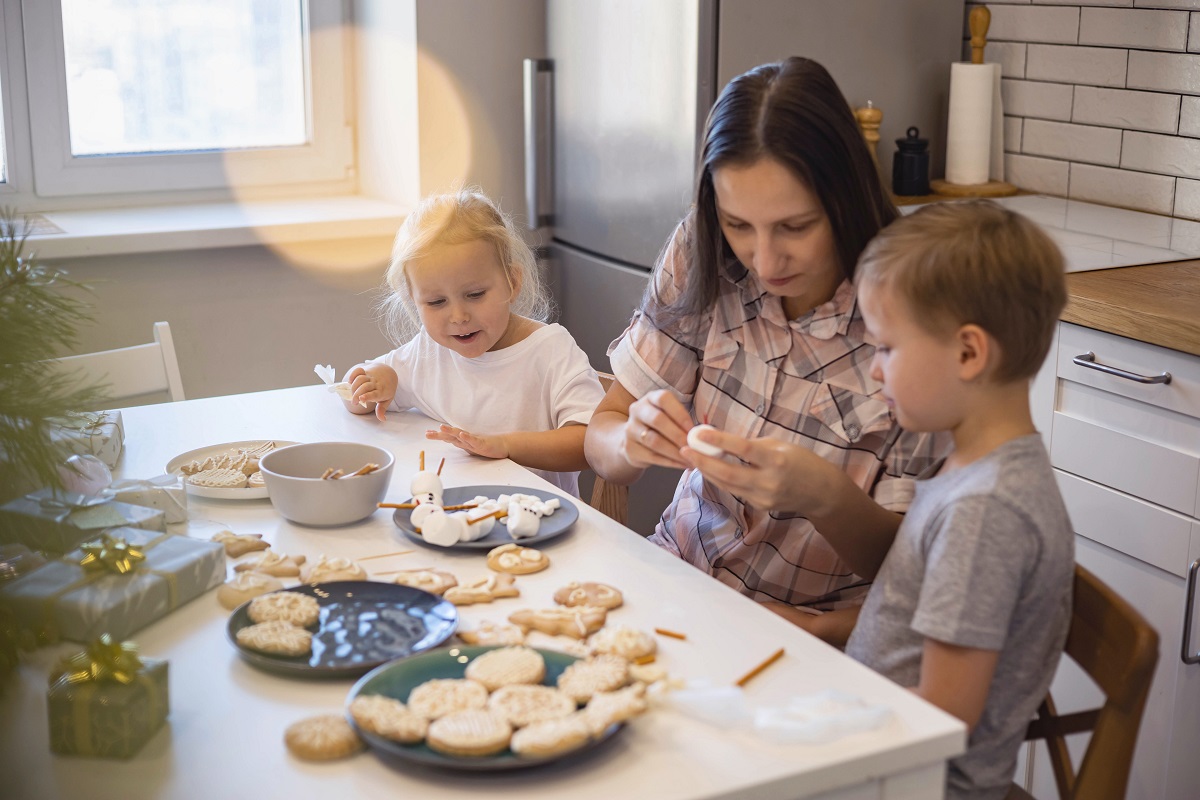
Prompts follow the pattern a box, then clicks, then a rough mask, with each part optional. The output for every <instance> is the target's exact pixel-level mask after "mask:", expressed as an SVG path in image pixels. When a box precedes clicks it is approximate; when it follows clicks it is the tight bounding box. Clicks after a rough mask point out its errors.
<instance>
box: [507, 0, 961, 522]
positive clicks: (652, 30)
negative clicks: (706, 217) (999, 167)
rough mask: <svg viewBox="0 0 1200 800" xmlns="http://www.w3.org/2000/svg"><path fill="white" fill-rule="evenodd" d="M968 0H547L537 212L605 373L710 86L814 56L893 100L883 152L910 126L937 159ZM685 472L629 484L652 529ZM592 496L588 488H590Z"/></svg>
mask: <svg viewBox="0 0 1200 800" xmlns="http://www.w3.org/2000/svg"><path fill="white" fill-rule="evenodd" d="M963 12H964V4H963V2H962V0H888V2H879V0H837V2H830V0H547V3H546V39H547V53H548V55H549V57H548V58H547V59H538V60H529V61H526V63H525V84H526V86H525V102H526V108H525V116H526V195H527V205H528V209H527V213H528V218H529V219H530V220H531V222H532V223H533V224H537V225H539V226H541V227H545V228H547V229H548V231H549V232H550V233H551V238H550V245H549V259H548V263H549V270H550V278H551V282H552V283H553V285H554V291H555V299H556V301H557V303H558V306H559V309H560V318H559V321H560V322H561V323H562V324H563V325H564V326H566V327H567V329H568V330H570V331H571V333H572V334H573V335H574V336H575V339H576V340H577V341H578V342H579V344H580V346H581V347H583V349H584V351H585V352H586V353H587V354H588V356H589V358H590V359H591V361H592V365H593V366H594V367H595V368H596V369H598V370H601V371H608V369H609V362H608V357H607V355H606V350H607V348H608V344H609V343H610V342H611V341H612V340H613V339H614V338H616V337H617V336H618V335H620V333H621V331H622V330H624V328H625V326H626V325H627V324H628V322H629V318H630V315H631V314H632V312H633V309H634V308H635V307H636V306H637V304H638V303H639V302H640V300H641V297H642V293H643V292H644V291H645V288H646V284H647V280H648V277H649V274H650V269H651V268H652V267H653V265H654V261H655V259H656V257H657V256H658V253H659V251H660V250H661V248H662V246H663V244H664V243H665V242H666V240H667V238H668V237H669V236H670V233H671V231H672V230H673V229H674V227H675V225H676V224H677V223H678V222H679V220H680V219H681V218H682V217H683V216H684V214H685V213H686V212H687V209H688V206H689V204H690V202H691V195H692V186H693V180H694V175H695V167H696V158H697V155H698V147H699V145H698V143H699V140H700V138H701V135H702V134H703V129H704V120H705V118H706V116H707V114H708V109H709V108H710V107H711V105H712V102H713V100H715V98H716V95H717V92H718V91H719V90H720V88H721V87H722V86H724V85H725V83H726V82H728V80H729V79H730V78H732V77H734V76H736V75H738V74H740V73H741V72H744V71H745V70H747V69H750V68H751V67H753V66H755V65H757V64H761V63H764V62H767V61H775V60H778V59H780V58H784V57H786V56H789V55H802V56H807V57H810V58H814V59H816V60H818V61H820V62H821V63H822V64H824V65H825V66H826V67H827V68H828V69H829V71H830V72H831V73H832V75H833V76H834V78H835V79H836V80H837V82H838V85H839V86H840V87H841V89H842V92H843V93H844V94H845V95H846V97H847V99H848V100H849V101H850V103H851V105H852V106H859V105H864V104H865V103H866V102H867V101H868V100H871V101H873V102H874V104H875V105H876V106H877V107H879V108H881V109H882V110H883V112H884V119H883V125H882V127H881V129H880V132H881V141H880V144H879V159H880V164H881V167H882V170H881V171H882V173H883V177H884V179H885V181H890V174H891V170H890V165H891V158H892V153H893V152H894V150H895V145H894V141H893V140H894V139H896V138H901V137H903V135H904V131H905V130H906V129H907V128H908V127H909V126H912V125H916V126H918V127H919V128H920V129H921V133H922V136H926V137H928V138H929V139H930V140H931V152H932V153H933V159H934V174H935V176H936V175H939V174H941V173H940V161H941V159H942V158H943V157H944V156H943V153H944V146H943V144H942V143H943V141H944V137H945V108H946V95H947V92H948V87H949V73H950V64H951V62H953V61H955V60H958V58H959V57H960V54H961V52H962V42H963ZM677 480H678V473H677V472H673V471H669V470H659V469H654V470H651V471H649V472H648V473H647V474H646V476H645V477H643V479H642V480H640V481H639V482H638V483H637V484H635V485H634V486H633V487H631V490H630V498H631V500H630V527H632V528H634V529H635V530H637V531H639V532H641V533H644V534H648V533H650V532H652V531H653V528H654V524H655V523H656V522H657V520H658V517H659V515H660V514H661V512H662V509H663V508H664V507H665V506H666V504H667V502H669V500H670V499H671V495H672V493H673V490H674V487H675V483H676V481H677ZM585 496H586V495H585Z"/></svg>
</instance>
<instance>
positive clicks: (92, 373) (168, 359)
mask: <svg viewBox="0 0 1200 800" xmlns="http://www.w3.org/2000/svg"><path fill="white" fill-rule="evenodd" d="M58 369H60V370H61V371H62V372H64V373H69V374H73V375H75V376H78V378H79V379H80V380H81V381H85V382H87V383H95V384H100V385H104V386H107V391H106V397H107V399H108V400H119V399H122V398H126V397H136V396H138V395H144V394H150V393H152V392H166V393H167V395H168V397H170V399H171V401H172V402H174V401H176V400H183V399H184V397H183V381H182V379H180V377H179V361H178V359H176V357H175V340H174V339H172V338H171V326H170V325H169V324H168V323H166V322H156V323H154V342H153V343H151V344H139V345H135V346H133V347H121V348H118V349H116V350H102V351H100V352H98V353H85V354H83V355H78V356H66V357H64V358H60V359H58Z"/></svg>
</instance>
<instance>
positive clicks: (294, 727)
mask: <svg viewBox="0 0 1200 800" xmlns="http://www.w3.org/2000/svg"><path fill="white" fill-rule="evenodd" d="M283 741H284V744H286V745H287V749H288V750H290V751H291V753H292V755H294V756H295V757H296V758H302V759H304V760H305V761H332V760H334V759H337V758H345V757H346V756H352V755H354V754H355V753H358V752H361V751H362V750H363V749H364V748H365V747H366V745H364V744H363V742H362V739H359V738H358V734H357V733H355V732H354V729H353V728H351V727H350V723H349V722H346V718H345V717H343V716H341V715H340V714H322V715H321V716H319V717H309V718H308V719H302V720H300V721H299V722H294V723H292V724H291V725H289V726H288V729H287V731H286V732H285V733H284V734H283Z"/></svg>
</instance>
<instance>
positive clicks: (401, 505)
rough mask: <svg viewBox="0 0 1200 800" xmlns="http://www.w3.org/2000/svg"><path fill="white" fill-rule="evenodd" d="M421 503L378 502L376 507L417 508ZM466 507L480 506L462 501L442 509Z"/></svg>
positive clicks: (460, 509)
mask: <svg viewBox="0 0 1200 800" xmlns="http://www.w3.org/2000/svg"><path fill="white" fill-rule="evenodd" d="M419 505H421V504H420V503H376V504H375V507H376V508H416V507H417V506H419ZM466 508H479V504H478V503H461V504H459V505H456V506H444V507H443V508H442V511H462V510H463V509H466Z"/></svg>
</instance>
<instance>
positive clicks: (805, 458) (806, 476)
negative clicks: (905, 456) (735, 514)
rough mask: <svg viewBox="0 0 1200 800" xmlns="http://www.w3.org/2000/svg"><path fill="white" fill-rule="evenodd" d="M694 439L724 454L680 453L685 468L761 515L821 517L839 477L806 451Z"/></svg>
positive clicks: (726, 437) (725, 436)
mask: <svg viewBox="0 0 1200 800" xmlns="http://www.w3.org/2000/svg"><path fill="white" fill-rule="evenodd" d="M698 435H699V436H700V438H701V440H702V441H705V442H708V443H709V444H712V445H716V446H717V447H719V448H721V449H722V450H724V451H725V456H706V455H702V454H701V453H699V452H697V451H695V450H693V449H691V448H690V447H685V449H684V451H683V457H684V458H685V459H686V460H687V463H688V466H693V467H695V468H696V469H698V470H699V471H700V473H701V474H702V475H703V476H704V478H705V480H708V481H710V482H712V483H714V484H716V485H717V486H719V487H721V488H722V489H724V490H725V491H727V492H729V493H730V494H732V495H734V496H735V497H738V498H740V499H741V500H742V502H744V503H746V504H747V505H749V506H752V507H754V508H757V509H761V510H763V511H789V512H799V513H801V514H804V515H805V516H807V517H810V518H811V517H813V516H818V515H821V514H823V513H826V511H827V508H826V506H827V504H828V503H829V501H830V499H831V496H832V495H833V492H832V486H833V485H834V484H835V482H836V481H837V479H838V478H840V477H841V472H840V471H839V470H838V469H837V467H835V466H833V465H832V464H830V463H829V462H828V461H826V460H825V459H823V458H821V457H820V456H819V455H817V454H816V453H814V452H813V451H811V450H809V449H808V448H807V447H802V446H800V445H797V444H790V443H788V442H780V441H776V440H775V439H768V438H758V439H743V438H741V437H740V436H734V435H732V434H729V433H725V432H724V431H720V430H711V431H705V432H703V433H700V434H698ZM686 438H687V437H686V436H685V437H684V439H685V442H684V444H685V445H686ZM729 456H733V458H730V457H729Z"/></svg>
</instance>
